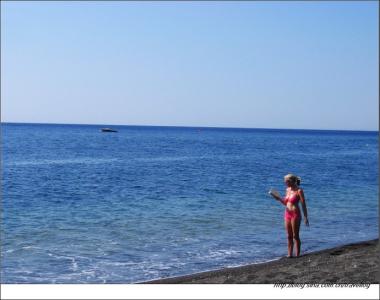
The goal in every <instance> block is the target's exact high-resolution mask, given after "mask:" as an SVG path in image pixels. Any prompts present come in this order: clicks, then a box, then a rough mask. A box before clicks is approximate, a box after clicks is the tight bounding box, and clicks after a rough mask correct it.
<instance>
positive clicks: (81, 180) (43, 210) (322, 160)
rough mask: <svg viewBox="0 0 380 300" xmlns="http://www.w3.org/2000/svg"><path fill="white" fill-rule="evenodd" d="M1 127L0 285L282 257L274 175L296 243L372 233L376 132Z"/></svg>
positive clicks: (104, 278) (123, 276) (311, 245)
mask: <svg viewBox="0 0 380 300" xmlns="http://www.w3.org/2000/svg"><path fill="white" fill-rule="evenodd" d="M100 127H102V126H79V125H78V126H77V125H30V124H29V125H28V124H24V125H23V124H18V125H16V124H13V125H12V124H5V125H4V124H3V125H2V226H1V234H2V236H1V237H2V247H1V265H2V269H1V281H2V282H3V283H102V282H106V283H129V282H138V281H144V280H149V279H154V278H160V277H168V276H175V275H182V274H188V273H193V272H198V271H205V270H211V269H217V268H221V267H226V266H237V265H243V264H248V263H254V262H260V261H266V260H271V259H275V258H278V257H281V256H284V255H286V237H285V232H284V229H283V210H284V208H283V206H281V205H280V204H279V203H278V202H276V201H275V200H273V199H272V198H270V197H269V196H268V195H267V191H268V189H269V188H270V187H273V188H276V189H277V190H279V191H281V192H282V193H283V191H284V186H283V175H285V174H287V173H289V172H293V173H295V174H297V175H299V176H301V177H302V180H303V181H302V186H303V188H304V190H305V195H306V199H307V205H308V209H309V219H310V225H311V226H310V227H309V228H306V227H305V226H302V227H301V239H302V241H303V250H304V251H305V252H310V251H315V250H319V249H323V248H328V247H332V246H336V245H341V244H345V243H349V242H356V241H362V240H367V239H373V238H377V237H378V193H379V186H378V176H379V174H378V151H379V150H378V133H377V132H334V131H308V130H303V131H293V130H255V129H250V130H247V129H210V128H209V129H206V128H174V127H173V128H169V127H168V128H164V127H133V126H115V128H116V129H118V130H119V132H118V133H101V132H99V128H100Z"/></svg>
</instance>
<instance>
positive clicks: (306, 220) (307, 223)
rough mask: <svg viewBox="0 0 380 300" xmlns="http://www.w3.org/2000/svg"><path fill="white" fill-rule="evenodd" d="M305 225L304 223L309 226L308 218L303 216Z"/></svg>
mask: <svg viewBox="0 0 380 300" xmlns="http://www.w3.org/2000/svg"><path fill="white" fill-rule="evenodd" d="M305 225H306V226H307V227H309V226H310V225H309V219H308V218H307V217H305Z"/></svg>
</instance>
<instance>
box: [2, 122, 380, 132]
mask: <svg viewBox="0 0 380 300" xmlns="http://www.w3.org/2000/svg"><path fill="white" fill-rule="evenodd" d="M0 123H1V124H31V125H33V124H34V125H83V126H103V125H107V126H131V127H176V128H209V129H247V130H249V129H262V130H305V131H306V130H314V131H357V132H358V131H359V132H379V129H377V130H368V129H318V128H270V127H268V128H265V127H225V126H194V125H193V126H191V125H139V124H107V123H103V124H102V123H98V124H88V123H49V122H3V121H1V122H0Z"/></svg>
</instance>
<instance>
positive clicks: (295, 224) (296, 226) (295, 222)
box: [291, 218, 301, 256]
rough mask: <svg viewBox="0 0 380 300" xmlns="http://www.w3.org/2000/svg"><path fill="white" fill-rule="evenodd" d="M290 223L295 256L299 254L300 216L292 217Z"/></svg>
mask: <svg viewBox="0 0 380 300" xmlns="http://www.w3.org/2000/svg"><path fill="white" fill-rule="evenodd" d="M291 224H292V231H293V238H294V241H295V242H296V256H300V253H301V240H300V225H301V218H294V219H292V221H291Z"/></svg>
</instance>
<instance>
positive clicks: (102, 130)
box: [100, 128, 117, 132]
mask: <svg viewBox="0 0 380 300" xmlns="http://www.w3.org/2000/svg"><path fill="white" fill-rule="evenodd" d="M100 131H101V132H117V130H115V129H111V128H102V129H100Z"/></svg>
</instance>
